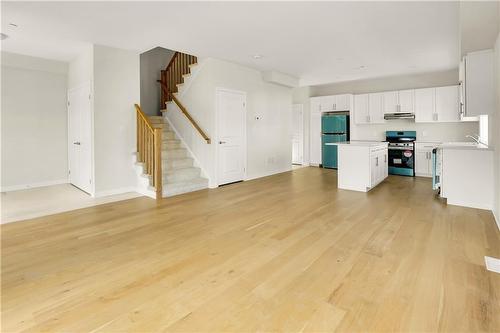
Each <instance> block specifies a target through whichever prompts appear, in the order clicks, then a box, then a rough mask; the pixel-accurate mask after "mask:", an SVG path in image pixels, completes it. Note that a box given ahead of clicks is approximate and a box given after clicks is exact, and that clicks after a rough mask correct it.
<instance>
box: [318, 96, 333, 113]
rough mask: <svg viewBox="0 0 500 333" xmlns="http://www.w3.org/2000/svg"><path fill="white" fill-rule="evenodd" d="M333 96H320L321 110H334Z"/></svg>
mask: <svg viewBox="0 0 500 333" xmlns="http://www.w3.org/2000/svg"><path fill="white" fill-rule="evenodd" d="M335 100H336V98H335V96H322V97H321V99H320V101H321V111H322V112H327V111H334V110H335Z"/></svg>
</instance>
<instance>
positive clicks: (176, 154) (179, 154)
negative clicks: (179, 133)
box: [161, 149, 188, 161]
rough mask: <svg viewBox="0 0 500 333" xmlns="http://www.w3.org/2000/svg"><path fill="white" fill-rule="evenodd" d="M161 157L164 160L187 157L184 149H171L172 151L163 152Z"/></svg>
mask: <svg viewBox="0 0 500 333" xmlns="http://www.w3.org/2000/svg"><path fill="white" fill-rule="evenodd" d="M161 157H162V159H164V160H167V161H168V160H169V159H171V158H184V157H188V155H187V150H186V149H173V150H164V151H162V153H161Z"/></svg>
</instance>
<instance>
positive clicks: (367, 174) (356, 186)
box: [326, 141, 389, 192]
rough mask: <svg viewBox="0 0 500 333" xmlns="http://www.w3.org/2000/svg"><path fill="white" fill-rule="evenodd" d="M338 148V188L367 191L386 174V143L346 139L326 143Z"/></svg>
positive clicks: (385, 176)
mask: <svg viewBox="0 0 500 333" xmlns="http://www.w3.org/2000/svg"><path fill="white" fill-rule="evenodd" d="M326 145H336V146H337V149H338V171H337V185H338V188H341V189H345V190H352V191H361V192H368V191H369V190H371V189H372V188H374V187H375V186H377V185H378V184H379V183H380V182H382V181H383V180H384V179H385V178H387V175H388V170H389V169H388V163H387V161H388V150H387V147H388V143H387V142H378V141H348V142H335V143H327V144H326Z"/></svg>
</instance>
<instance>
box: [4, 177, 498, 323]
mask: <svg viewBox="0 0 500 333" xmlns="http://www.w3.org/2000/svg"><path fill="white" fill-rule="evenodd" d="M1 231H2V235H1V237H2V276H1V277H2V285H1V291H2V318H1V319H2V324H1V325H2V326H1V328H2V332H21V331H44V332H55V331H64V332H158V331H161V332H252V331H261V332H262V331H266V332H278V331H280V332H303V331H304V332H332V331H337V332H368V331H374V332H375V331H377V332H385V331H407V332H424V331H425V332H432V331H442V332H480V331H489V332H495V331H496V332H498V331H500V274H496V273H493V272H489V271H487V270H486V269H485V265H484V256H485V255H488V256H492V257H500V232H499V231H498V229H497V228H496V225H495V222H494V219H493V216H492V214H491V213H490V212H488V211H482V210H476V209H468V208H461V207H454V206H447V205H446V204H445V203H443V202H442V201H441V200H439V199H437V198H435V197H434V195H433V193H432V191H431V184H430V181H429V180H428V179H422V178H405V177H397V176H391V177H389V178H388V179H387V180H386V181H384V182H383V183H382V184H381V185H379V186H378V187H377V188H376V189H374V190H372V191H371V192H369V193H358V192H351V191H343V190H338V189H337V181H336V171H334V170H325V169H319V168H302V169H297V170H294V171H292V172H287V173H283V174H279V175H275V176H270V177H266V178H261V179H258V180H254V181H248V182H244V183H239V184H233V185H229V186H225V187H222V188H218V189H215V190H203V191H199V192H195V193H190V194H187V195H182V196H178V197H174V198H169V199H165V200H162V201H159V202H156V201H154V200H150V199H147V198H136V199H130V200H126V201H121V202H115V203H110V204H105V205H101V206H96V207H91V208H84V209H80V210H75V211H71V212H66V213H61V214H57V215H52V216H47V217H43V218H37V219H33V220H27V221H23V222H15V223H11V224H6V225H3V226H2V230H1Z"/></svg>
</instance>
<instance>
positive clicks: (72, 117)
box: [68, 83, 92, 193]
mask: <svg viewBox="0 0 500 333" xmlns="http://www.w3.org/2000/svg"><path fill="white" fill-rule="evenodd" d="M68 102H69V103H68V140H69V141H68V158H69V161H68V162H69V172H70V174H69V180H70V183H71V184H73V185H75V186H76V187H78V188H80V189H82V190H83V191H85V192H87V193H90V192H91V186H92V146H91V144H92V142H91V141H92V115H91V106H90V83H88V84H85V85H83V86H81V87H78V88H74V89H71V90H70V91H69V92H68Z"/></svg>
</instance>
